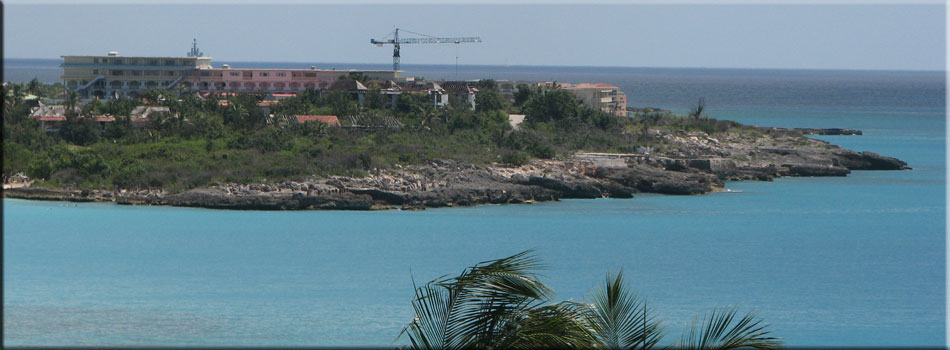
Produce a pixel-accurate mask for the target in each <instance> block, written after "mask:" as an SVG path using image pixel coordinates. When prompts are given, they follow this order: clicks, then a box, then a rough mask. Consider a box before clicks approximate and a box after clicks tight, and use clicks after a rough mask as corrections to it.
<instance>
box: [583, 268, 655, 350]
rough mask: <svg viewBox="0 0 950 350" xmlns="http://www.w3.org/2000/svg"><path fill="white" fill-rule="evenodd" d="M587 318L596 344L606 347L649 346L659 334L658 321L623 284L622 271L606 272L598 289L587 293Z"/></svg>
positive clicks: (644, 302)
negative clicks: (588, 299) (608, 273)
mask: <svg viewBox="0 0 950 350" xmlns="http://www.w3.org/2000/svg"><path fill="white" fill-rule="evenodd" d="M591 301H592V304H591V305H590V307H589V310H588V312H587V321H588V323H589V324H590V327H591V328H592V329H593V333H594V338H595V339H596V340H597V343H598V345H599V347H602V348H607V349H651V348H653V346H655V345H656V343H658V342H659V341H660V339H661V338H662V337H663V333H662V328H661V327H660V322H659V321H658V320H657V319H656V317H655V316H653V315H652V312H650V310H649V309H648V308H647V306H646V301H645V300H641V299H640V298H639V297H638V296H637V295H636V294H635V293H633V292H632V291H630V290H629V289H628V288H627V287H626V286H624V284H623V271H621V272H620V273H618V274H617V276H615V277H614V278H611V277H610V276H609V275H608V276H607V279H606V281H605V283H604V285H603V286H602V287H601V288H598V289H597V290H596V291H595V292H593V293H592V294H591Z"/></svg>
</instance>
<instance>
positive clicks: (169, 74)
mask: <svg viewBox="0 0 950 350" xmlns="http://www.w3.org/2000/svg"><path fill="white" fill-rule="evenodd" d="M165 75H167V76H169V77H173V76H175V72H173V71H166V72H165Z"/></svg>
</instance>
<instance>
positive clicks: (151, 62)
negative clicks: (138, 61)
mask: <svg viewBox="0 0 950 350" xmlns="http://www.w3.org/2000/svg"><path fill="white" fill-rule="evenodd" d="M148 64H149V65H150V66H157V65H158V60H148Z"/></svg>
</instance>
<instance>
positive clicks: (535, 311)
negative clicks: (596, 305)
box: [495, 302, 594, 349]
mask: <svg viewBox="0 0 950 350" xmlns="http://www.w3.org/2000/svg"><path fill="white" fill-rule="evenodd" d="M585 314H586V307H585V305H582V304H578V303H572V302H561V303H557V304H553V305H547V306H541V307H537V308H531V309H527V310H523V311H522V312H519V313H516V314H513V315H511V316H510V317H509V318H507V319H506V320H505V323H504V324H503V325H502V326H501V327H500V328H501V331H500V332H498V334H497V339H498V341H497V343H496V347H495V348H499V349H586V348H591V347H592V346H591V345H592V344H593V340H594V339H593V335H592V334H591V330H590V328H589V327H587V325H586V322H585V319H584V317H585Z"/></svg>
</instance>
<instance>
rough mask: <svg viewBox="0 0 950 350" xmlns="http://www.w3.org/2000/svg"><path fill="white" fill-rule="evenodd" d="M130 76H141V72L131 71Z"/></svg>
mask: <svg viewBox="0 0 950 350" xmlns="http://www.w3.org/2000/svg"><path fill="white" fill-rule="evenodd" d="M132 75H134V76H140V75H142V71H140V70H134V71H132Z"/></svg>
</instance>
